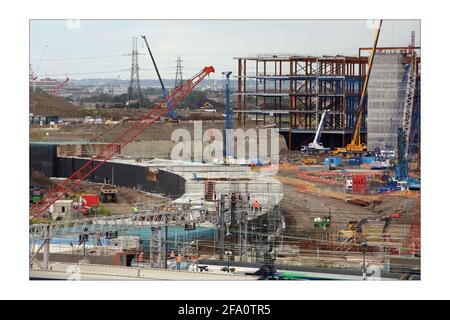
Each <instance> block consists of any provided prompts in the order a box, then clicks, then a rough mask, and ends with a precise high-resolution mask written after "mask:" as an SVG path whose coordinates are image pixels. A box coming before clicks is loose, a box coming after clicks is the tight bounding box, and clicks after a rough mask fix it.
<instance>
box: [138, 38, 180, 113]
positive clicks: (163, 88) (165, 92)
mask: <svg viewBox="0 0 450 320" xmlns="http://www.w3.org/2000/svg"><path fill="white" fill-rule="evenodd" d="M141 37H142V39H144V42H145V45H146V46H147V50H148V53H149V55H150V58H151V59H152V62H153V66H154V67H155V70H156V74H157V76H158V80H159V83H160V84H161V89H162V92H163V99H166V98H167V90H166V87H165V86H164V82H163V81H162V79H161V75H160V74H159V70H158V66H157V65H156V61H155V59H154V58H153V54H152V51H151V50H150V46H149V45H148V41H147V38H146V36H145V35H142V36H141ZM167 107H168V108H169V113H168V115H169V117H170V118H171V119H172V120H177V119H178V116H177V114H176V113H175V111H173V109H172V108H170V105H168V106H167Z"/></svg>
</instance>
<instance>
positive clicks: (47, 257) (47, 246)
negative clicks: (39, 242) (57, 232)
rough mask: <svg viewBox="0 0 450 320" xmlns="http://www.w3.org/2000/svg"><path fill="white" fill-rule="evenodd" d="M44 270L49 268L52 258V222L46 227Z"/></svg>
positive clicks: (44, 235)
mask: <svg viewBox="0 0 450 320" xmlns="http://www.w3.org/2000/svg"><path fill="white" fill-rule="evenodd" d="M43 237H44V248H43V249H44V266H43V267H44V270H48V262H49V260H50V237H51V224H50V223H49V224H47V225H46V226H45V227H44V234H43Z"/></svg>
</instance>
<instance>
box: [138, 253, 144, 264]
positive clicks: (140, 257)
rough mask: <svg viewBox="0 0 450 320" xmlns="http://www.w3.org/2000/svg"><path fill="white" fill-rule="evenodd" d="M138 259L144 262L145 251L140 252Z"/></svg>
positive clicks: (139, 261)
mask: <svg viewBox="0 0 450 320" xmlns="http://www.w3.org/2000/svg"><path fill="white" fill-rule="evenodd" d="M136 260H137V262H138V263H142V262H144V253H143V252H141V253H139V254H138V256H137V259H136Z"/></svg>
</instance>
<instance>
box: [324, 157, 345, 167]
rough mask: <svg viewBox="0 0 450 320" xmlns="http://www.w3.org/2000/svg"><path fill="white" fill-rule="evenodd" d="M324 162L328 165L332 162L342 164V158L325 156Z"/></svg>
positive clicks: (337, 164)
mask: <svg viewBox="0 0 450 320" xmlns="http://www.w3.org/2000/svg"><path fill="white" fill-rule="evenodd" d="M323 164H324V165H326V166H330V164H332V165H334V166H340V165H341V164H342V158H341V157H329V158H325V161H324V163H323Z"/></svg>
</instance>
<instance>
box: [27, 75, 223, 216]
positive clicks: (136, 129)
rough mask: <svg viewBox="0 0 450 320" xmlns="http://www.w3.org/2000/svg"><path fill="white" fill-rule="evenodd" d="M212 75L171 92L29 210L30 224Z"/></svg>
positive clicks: (196, 79) (188, 82) (187, 83)
mask: <svg viewBox="0 0 450 320" xmlns="http://www.w3.org/2000/svg"><path fill="white" fill-rule="evenodd" d="M211 72H215V70H214V67H212V66H209V67H204V68H203V70H202V71H200V72H199V73H197V74H196V75H194V76H193V77H192V78H191V79H189V80H188V81H186V82H184V83H183V84H182V85H180V86H179V87H177V88H175V89H174V90H172V92H170V94H169V95H168V97H167V98H166V99H164V101H162V102H161V103H160V104H159V105H157V106H156V107H154V108H153V109H152V110H150V111H148V112H147V113H146V114H144V115H143V116H142V117H141V118H140V119H139V120H138V121H136V122H135V123H133V124H132V125H131V126H130V127H129V128H128V129H127V130H125V132H123V133H122V134H121V135H120V136H119V137H117V138H116V139H115V140H114V141H113V142H111V143H110V144H108V145H107V146H106V147H105V148H104V149H103V150H101V151H100V152H99V153H98V154H96V155H95V156H93V157H92V158H91V159H90V160H88V161H86V163H85V164H84V165H83V166H82V167H81V168H80V169H78V170H76V171H75V172H74V173H72V175H71V176H70V177H69V178H67V179H66V180H64V182H62V183H61V184H59V185H57V186H56V187H55V188H53V189H52V190H50V191H49V192H48V193H47V194H46V195H45V196H44V197H43V198H42V199H41V200H40V201H39V202H37V203H36V204H34V205H33V206H32V207H31V208H30V222H32V221H33V219H35V218H37V217H39V216H40V215H42V214H43V213H44V212H45V211H46V210H47V209H48V208H50V206H51V205H52V204H53V203H55V202H56V201H57V200H59V199H61V198H62V197H64V195H65V194H67V193H69V192H71V191H73V190H74V189H75V188H76V187H77V186H78V185H79V184H80V182H81V181H82V180H83V179H86V178H87V177H89V175H90V174H91V173H93V172H94V171H96V170H97V169H98V168H100V167H101V166H102V165H103V164H105V163H106V162H107V161H108V160H109V159H111V158H112V157H113V156H114V155H115V154H116V153H117V152H118V151H119V150H120V149H121V148H123V147H124V146H125V145H127V144H129V143H130V142H132V141H133V140H134V139H135V138H136V137H137V136H139V135H140V134H141V133H142V132H143V131H144V130H145V129H147V128H148V127H149V126H151V125H152V124H154V123H155V122H157V121H158V120H159V119H160V118H161V117H162V116H164V115H165V114H167V113H168V112H169V110H171V108H173V107H174V106H175V105H177V104H178V103H179V102H180V101H182V100H183V99H184V98H185V97H186V96H187V95H188V94H189V93H190V92H191V91H192V90H194V88H195V87H196V86H197V85H198V84H199V83H200V82H201V81H202V80H203V79H204V78H205V77H206V76H207V75H209V74H210V73H211Z"/></svg>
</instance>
